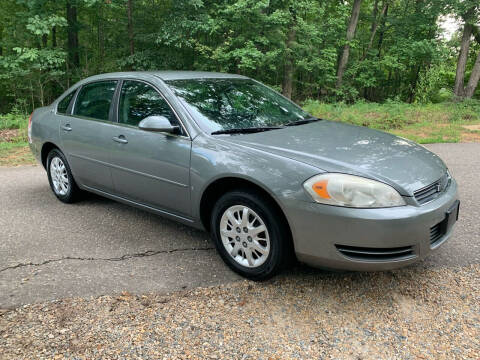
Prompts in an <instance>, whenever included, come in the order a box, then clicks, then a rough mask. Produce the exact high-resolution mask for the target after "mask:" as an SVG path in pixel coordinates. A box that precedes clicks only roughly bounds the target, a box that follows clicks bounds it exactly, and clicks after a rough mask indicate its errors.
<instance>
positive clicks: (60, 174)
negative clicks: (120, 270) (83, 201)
mask: <svg viewBox="0 0 480 360" xmlns="http://www.w3.org/2000/svg"><path fill="white" fill-rule="evenodd" d="M47 174H48V182H49V183H50V187H51V188H52V191H53V193H54V194H55V196H56V197H57V198H58V199H59V200H60V201H62V202H64V203H72V202H74V201H76V200H78V198H79V195H80V192H81V190H80V189H79V188H78V186H77V184H76V183H75V180H74V179H73V175H72V171H71V170H70V166H69V165H68V162H67V159H66V158H65V155H63V153H62V152H61V151H60V150H58V149H53V150H52V151H50V152H49V153H48V156H47Z"/></svg>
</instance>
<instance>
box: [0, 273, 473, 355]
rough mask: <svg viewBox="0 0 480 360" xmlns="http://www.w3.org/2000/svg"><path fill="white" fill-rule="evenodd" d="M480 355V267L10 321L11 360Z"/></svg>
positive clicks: (119, 301)
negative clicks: (36, 359) (34, 359)
mask: <svg viewBox="0 0 480 360" xmlns="http://www.w3.org/2000/svg"><path fill="white" fill-rule="evenodd" d="M479 350H480V266H479V265H470V266H466V267H450V268H421V267H414V268H406V269H402V270H396V271H388V272H379V273H344V274H341V273H323V272H318V271H316V272H313V271H312V273H310V274H302V275H301V276H300V275H299V276H296V275H295V273H293V274H292V273H290V274H286V275H283V276H279V277H277V278H275V279H273V280H271V281H269V282H265V283H254V282H249V281H237V282H235V283H232V284H226V285H219V286H215V287H210V288H197V289H194V290H191V291H183V292H175V293H171V294H167V295H163V296H160V295H154V294H151V295H143V296H135V295H131V294H129V293H123V294H122V295H119V296H101V297H96V298H90V299H81V298H74V299H64V300H55V301H51V302H44V303H41V304H35V305H25V306H22V307H19V308H17V309H12V310H3V311H2V315H1V316H0V357H1V358H2V359H17V358H23V359H31V358H34V357H35V358H49V359H52V358H53V359H56V358H76V359H80V358H82V359H83V358H85V359H94V358H102V359H113V358H141V359H199V358H201V359H205V358H212V359H313V358H315V359H323V358H327V359H328V358H335V359H338V358H345V359H378V358H379V357H381V358H386V359H418V358H421V359H423V358H424V359H454V358H458V359H478V358H479V357H480V351H479Z"/></svg>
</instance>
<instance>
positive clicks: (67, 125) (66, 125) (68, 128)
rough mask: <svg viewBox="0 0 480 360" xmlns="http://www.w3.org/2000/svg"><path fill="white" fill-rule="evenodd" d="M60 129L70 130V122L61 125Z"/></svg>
mask: <svg viewBox="0 0 480 360" xmlns="http://www.w3.org/2000/svg"><path fill="white" fill-rule="evenodd" d="M62 129H63V130H64V131H72V127H71V126H70V124H65V125H62Z"/></svg>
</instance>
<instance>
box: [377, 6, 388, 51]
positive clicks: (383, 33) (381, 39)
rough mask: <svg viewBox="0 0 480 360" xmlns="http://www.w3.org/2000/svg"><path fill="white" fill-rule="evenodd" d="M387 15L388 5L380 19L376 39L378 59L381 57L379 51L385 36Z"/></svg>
mask: <svg viewBox="0 0 480 360" xmlns="http://www.w3.org/2000/svg"><path fill="white" fill-rule="evenodd" d="M387 13H388V3H387V6H386V7H385V14H384V15H383V18H382V24H381V25H380V35H379V37H378V58H379V59H380V55H381V50H382V44H383V36H384V35H385V22H386V21H385V19H386V18H387Z"/></svg>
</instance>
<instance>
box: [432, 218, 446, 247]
mask: <svg viewBox="0 0 480 360" xmlns="http://www.w3.org/2000/svg"><path fill="white" fill-rule="evenodd" d="M442 224H443V221H441V222H439V223H438V224H437V225H434V226H432V227H431V228H430V245H433V244H435V243H436V242H437V241H438V240H440V239H441V238H442V236H443V235H445V234H444V230H443V226H442Z"/></svg>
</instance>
